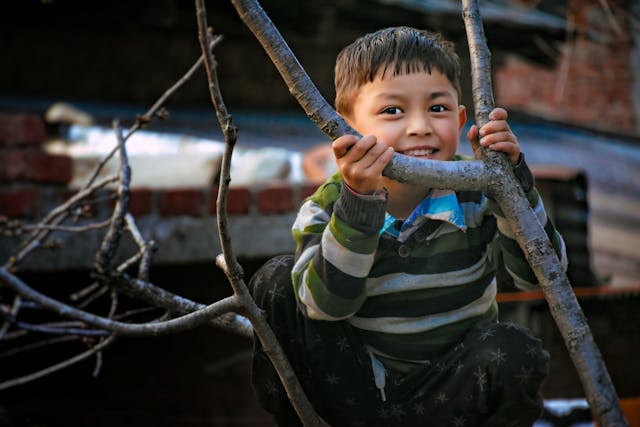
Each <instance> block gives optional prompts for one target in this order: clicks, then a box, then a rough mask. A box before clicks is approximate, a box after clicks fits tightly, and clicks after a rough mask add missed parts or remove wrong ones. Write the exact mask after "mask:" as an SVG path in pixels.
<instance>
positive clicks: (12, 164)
mask: <svg viewBox="0 0 640 427" xmlns="http://www.w3.org/2000/svg"><path fill="white" fill-rule="evenodd" d="M45 139H46V133H45V127H44V123H43V121H42V119H41V118H40V117H39V116H36V115H29V114H4V113H0V215H5V216H9V217H30V218H34V217H37V216H40V215H42V214H44V213H45V209H46V207H45V206H43V205H42V203H50V202H52V201H54V200H55V199H57V200H62V198H63V197H64V196H65V195H66V192H67V191H66V184H67V183H68V182H69V181H70V180H71V177H72V160H71V159H70V158H69V157H67V156H60V155H53V154H48V153H45V152H44V150H43V144H44V143H45ZM56 196H58V197H56Z"/></svg>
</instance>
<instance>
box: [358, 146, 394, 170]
mask: <svg viewBox="0 0 640 427" xmlns="http://www.w3.org/2000/svg"><path fill="white" fill-rule="evenodd" d="M387 148H389V147H387V145H386V144H385V143H383V142H382V141H377V142H376V143H375V144H374V145H372V146H371V147H370V148H369V150H368V151H367V152H366V153H364V154H363V156H362V157H361V159H360V160H359V163H360V165H361V166H362V167H364V168H370V167H371V166H372V165H374V164H375V163H376V162H377V160H378V158H379V157H380V156H382V155H383V154H384V153H385V152H386V150H387Z"/></svg>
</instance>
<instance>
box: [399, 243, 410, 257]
mask: <svg viewBox="0 0 640 427" xmlns="http://www.w3.org/2000/svg"><path fill="white" fill-rule="evenodd" d="M409 254H411V248H409V246H407V245H400V247H399V248H398V255H400V257H401V258H406V257H408V256H409Z"/></svg>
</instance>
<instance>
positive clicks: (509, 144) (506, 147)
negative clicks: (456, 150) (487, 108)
mask: <svg viewBox="0 0 640 427" xmlns="http://www.w3.org/2000/svg"><path fill="white" fill-rule="evenodd" d="M507 117H508V115H507V111H506V110H504V109H503V108H494V109H493V110H492V111H491V113H489V121H488V122H487V124H485V125H484V126H482V128H481V129H480V132H478V126H476V125H473V126H471V129H469V132H468V133H467V138H468V139H469V142H471V147H472V148H473V152H474V153H475V155H476V158H478V159H479V158H480V151H479V150H478V149H479V147H480V146H483V147H487V148H489V149H491V150H494V151H500V152H502V153H505V154H506V155H507V156H508V157H509V160H510V161H511V164H512V165H516V164H517V163H518V159H520V145H518V138H516V136H515V135H514V134H513V132H511V128H509V124H508V123H507ZM478 134H479V136H480V140H479V141H478ZM478 142H479V145H478Z"/></svg>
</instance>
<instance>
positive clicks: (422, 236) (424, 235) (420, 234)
mask: <svg viewBox="0 0 640 427" xmlns="http://www.w3.org/2000/svg"><path fill="white" fill-rule="evenodd" d="M413 238H414V239H416V242H424V240H425V239H426V238H427V233H425V232H424V231H420V230H418V231H416V232H415V233H413Z"/></svg>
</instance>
